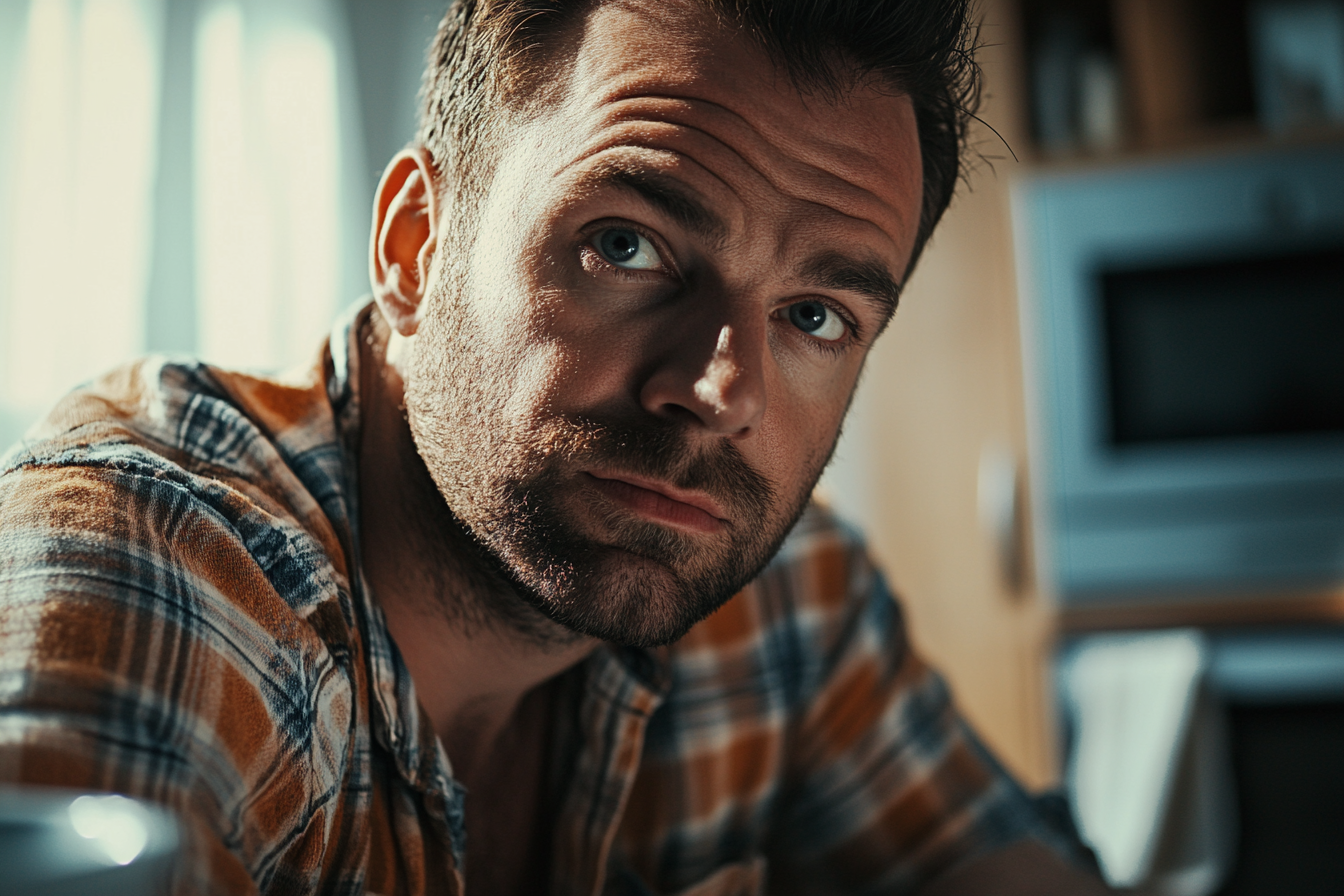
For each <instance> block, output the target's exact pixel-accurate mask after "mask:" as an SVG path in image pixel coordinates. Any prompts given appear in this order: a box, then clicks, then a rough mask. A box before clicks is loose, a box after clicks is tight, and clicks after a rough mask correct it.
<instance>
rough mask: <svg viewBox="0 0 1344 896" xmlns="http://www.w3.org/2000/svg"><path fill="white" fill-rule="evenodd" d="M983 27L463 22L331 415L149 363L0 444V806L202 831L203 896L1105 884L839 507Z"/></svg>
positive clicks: (330, 371) (319, 390)
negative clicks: (936, 652)
mask: <svg viewBox="0 0 1344 896" xmlns="http://www.w3.org/2000/svg"><path fill="white" fill-rule="evenodd" d="M967 32H968V28H967V24H966V21H965V10H964V9H963V8H962V6H961V4H956V3H946V2H944V0H938V2H928V3H915V2H909V0H906V2H895V0H893V2H890V3H887V4H884V5H881V6H878V5H872V6H869V5H868V4H849V3H844V2H836V3H831V4H823V3H801V2H800V3H796V4H795V3H782V2H781V3H774V4H771V3H768V2H761V3H758V2H748V0H742V2H710V0H626V2H611V3H564V2H554V3H552V2H542V0H512V2H509V0H495V2H478V3H459V4H455V5H454V6H453V8H452V9H451V10H450V12H449V15H448V18H447V19H446V20H445V22H444V24H443V26H442V27H441V29H440V34H439V37H438V39H437V41H436V43H435V46H434V49H433V53H432V58H431V63H430V71H429V74H428V75H427V79H426V111H425V117H424V123H423V127H422V132H421V135H420V139H419V142H418V144H417V145H416V146H414V147H412V148H410V149H408V150H406V151H405V152H403V153H401V154H400V155H398V156H397V157H396V158H395V159H393V161H392V162H391V164H390V165H389V166H388V169H387V171H386V173H385V175H384V177H383V181H382V184H381V185H380V187H379V190H378V195H377V199H376V204H375V210H374V221H373V235H372V253H371V256H372V257H371V277H372V282H373V288H374V298H375V305H373V306H369V307H366V308H364V309H361V310H360V311H359V312H357V313H355V314H354V315H353V316H352V317H351V318H350V319H349V320H347V321H345V323H344V324H343V326H342V327H339V328H338V331H337V336H336V337H334V338H333V339H332V341H331V342H330V344H329V346H328V349H327V352H326V353H325V355H324V358H323V363H322V364H321V365H319V368H318V370H317V371H316V373H315V376H314V379H312V380H311V381H308V382H303V383H291V384H286V383H280V382H275V381H268V380H262V379H256V378H252V377H247V376H243V375H239V374H233V373H227V372H224V371H219V370H215V369H213V368H208V367H203V366H197V367H182V366H173V365H165V364H163V363H160V362H144V363H142V364H140V365H137V366H133V367H131V368H128V369H126V370H123V371H120V372H118V373H115V374H113V375H111V376H110V377H108V378H106V379H105V380H104V381H102V382H101V383H99V384H96V385H95V386H94V387H92V388H91V389H88V390H85V391H83V392H81V393H77V394H76V395H74V396H72V397H71V398H69V399H67V400H66V401H65V402H64V403H63V404H62V405H61V406H60V407H58V409H57V410H56V411H55V412H54V413H53V415H52V417H51V418H50V419H49V421H48V422H47V424H46V425H45V428H44V429H43V430H42V431H41V432H40V433H38V434H37V435H36V437H34V438H32V439H30V440H29V441H28V442H27V443H26V444H25V445H24V446H22V447H21V448H20V449H18V450H17V451H16V452H14V453H11V454H10V455H9V457H8V459H7V461H6V463H5V473H4V475H3V478H0V558H2V559H0V606H3V611H2V612H3V614H4V615H3V616H0V638H3V642H2V643H3V648H2V649H3V660H0V662H2V663H3V667H0V668H2V672H3V675H4V676H5V677H4V678H3V679H0V681H3V685H0V694H2V695H3V697H0V701H3V713H2V714H0V720H3V722H2V723H3V726H4V727H3V728H0V731H2V732H3V734H0V776H2V777H4V778H8V779H14V780H22V781H27V782H33V783H48V784H61V785H65V786H74V787H82V788H97V789H106V790H116V791H120V792H125V793H130V794H135V795H138V796H141V797H144V798H146V799H149V800H153V801H156V802H160V803H164V804H167V805H168V806H170V807H172V808H173V809H175V810H176V811H177V812H178V813H179V815H180V817H181V818H182V820H183V823H184V826H185V830H186V832H187V842H188V849H187V851H186V855H185V858H184V861H183V863H182V867H183V870H182V873H181V875H180V879H179V880H178V882H177V886H178V888H179V889H181V890H184V891H190V890H204V891H209V890H213V891H218V892H252V891H255V890H261V891H265V892H275V893H289V892H340V893H345V892H352V893H353V892H365V891H368V892H378V893H390V892H398V893H402V892H406V893H437V892H467V893H471V894H477V893H545V892H551V893H558V894H568V893H585V894H586V893H598V892H611V893H674V892H676V893H696V894H727V893H751V892H764V891H769V892H781V893H826V892H863V893H867V892H891V893H897V892H914V891H917V890H921V888H931V889H928V892H974V893H995V892H1000V893H1007V892H1032V893H1045V892H1089V891H1091V890H1092V888H1094V887H1095V884H1094V883H1093V882H1092V880H1091V879H1090V878H1089V877H1088V876H1087V875H1085V874H1084V873H1082V872H1080V871H1076V870H1074V869H1073V868H1071V867H1070V866H1069V865H1068V864H1067V863H1066V861H1065V860H1064V859H1063V858H1061V856H1060V854H1059V853H1057V852H1055V851H1052V849H1051V847H1054V848H1056V849H1058V850H1060V851H1062V852H1066V851H1067V850H1068V848H1069V847H1068V845H1067V842H1066V841H1065V840H1064V839H1063V838H1060V837H1058V836H1057V835H1055V834H1054V833H1052V831H1051V830H1050V829H1049V828H1048V827H1047V826H1046V825H1044V824H1043V823H1042V822H1041V821H1040V820H1039V819H1038V818H1037V817H1036V816H1035V814H1034V810H1033V806H1032V804H1031V802H1030V801H1029V800H1027V799H1026V798H1025V797H1024V796H1023V795H1022V793H1021V792H1020V791H1019V790H1018V789H1017V788H1016V787H1015V785H1013V783H1012V782H1011V781H1010V780H1009V779H1008V778H1007V777H1006V776H1005V775H1004V773H1003V772H1002V771H1001V770H1000V769H999V768H998V767H997V765H995V764H994V762H993V760H992V759H990V758H989V757H988V756H987V754H986V753H985V752H984V751H983V749H982V748H981V747H980V746H979V745H978V744H977V743H976V742H975V740H974V738H973V736H972V735H971V734H970V733H969V732H968V731H967V730H966V729H965V727H964V725H963V724H962V723H961V722H960V721H959V720H958V719H957V718H956V716H955V714H954V713H953V712H952V710H951V709H950V706H949V704H948V701H947V696H946V692H945V690H944V689H943V687H942V685H941V683H940V681H939V680H938V679H937V677H936V676H934V675H932V674H931V673H930V672H929V671H928V670H927V669H926V668H925V667H923V666H922V665H921V664H920V663H919V661H918V659H917V658H915V657H914V656H913V655H912V654H911V652H910V650H909V648H908V646H907V645H906V643H905V640H904V634H903V628H902V624H901V620H900V617H899V614H898V612H897V610H896V608H895V605H894V603H893V602H892V601H891V599H890V597H889V596H888V594H887V592H886V591H885V587H884V586H883V584H882V582H881V579H880V577H878V576H877V575H876V574H875V573H874V571H873V570H872V569H871V567H870V566H869V565H868V563H867V561H866V560H865V559H864V557H863V554H862V553H861V550H860V549H859V547H858V546H857V544H856V543H855V541H854V539H853V538H852V537H851V536H849V535H846V534H845V533H844V532H843V531H842V530H840V529H838V528H837V527H836V525H835V524H834V523H833V522H832V521H831V520H830V519H829V518H828V517H827V516H826V514H825V513H824V512H822V511H820V510H818V509H816V508H809V506H808V497H809V494H810V492H811V490H812V487H813V485H814V484H815V482H816V479H817V477H818V475H819V474H820V472H821V470H822V468H823V466H824V465H825V463H826V461H827V459H828V458H829V456H830V453H831V450H832V448H833V446H834V443H835V440H836V437H837V433H838V431H839V428H840V423H841V419H842V417H843V415H844V411H845V409H846V406H847V404H848V401H849V398H850V395H851V393H852V391H853V389H854V386H855V382H856V381H857V378H858V376H859V372H860V369H861V367H862V364H863V359H864V356H865V354H866V351H867V349H868V346H869V345H871V343H872V340H873V339H874V338H875V337H876V336H877V335H878V333H879V332H880V331H881V330H882V329H883V328H884V327H885V326H886V324H887V322H888V320H889V319H890V317H891V315H892V313H893V311H894V309H895V304H896V299H897V295H898V293H899V290H900V284H901V282H902V281H903V279H904V277H905V275H906V272H907V270H908V268H909V266H910V264H911V263H912V262H913V259H914V257H915V256H916V255H917V254H918V251H919V247H920V246H921V245H922V244H923V242H924V240H926V239H927V237H928V233H929V231H930V229H931V228H932V226H933V223H934V222H935V221H936V219H937V217H938V216H939V214H940V213H941V211H942V209H943V208H944V207H945V206H946V204H947V201H948V198H949V196H950V191H951V187H952V182H953V180H954V179H955V174H956V171H957V170H958V157H957V156H958V152H959V150H960V138H961V134H962V129H963V123H964V116H965V114H966V112H965V110H964V109H961V108H959V104H960V103H961V102H962V101H963V100H964V99H965V98H966V97H967V96H969V95H970V88H971V82H970V81H969V80H967V79H968V78H969V77H970V75H971V74H972V71H971V68H970V63H969V62H968V61H967V59H966V57H965V55H964V54H965V52H966V46H965V40H966V34H967ZM791 531H792V535H791V536H790V532H791ZM786 536H790V537H789V540H788V543H787V544H785V545H784V547H783V548H782V549H781V544H784V542H785V538H786ZM772 557H774V558H775V560H774V561H773V562H772V563H770V565H769V566H767V565H766V564H767V563H768V562H770V561H771V558H772ZM716 611H717V612H716Z"/></svg>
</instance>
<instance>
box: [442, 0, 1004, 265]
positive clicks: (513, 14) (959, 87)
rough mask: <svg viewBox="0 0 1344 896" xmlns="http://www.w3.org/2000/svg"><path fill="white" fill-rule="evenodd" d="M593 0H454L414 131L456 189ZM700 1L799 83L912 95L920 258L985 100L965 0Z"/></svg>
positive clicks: (472, 175)
mask: <svg viewBox="0 0 1344 896" xmlns="http://www.w3.org/2000/svg"><path fill="white" fill-rule="evenodd" d="M597 2H600V0H452V3H451V5H450V6H449V8H448V13H447V15H446V16H444V19H443V22H442V23H441V24H440V25H439V30H438V34H437V35H436V36H435V38H434V43H433V46H432V48H431V50H430V56H429V66H428V68H427V69H426V71H425V80H424V86H423V88H422V94H423V103H422V105H421V113H420V129H419V133H418V139H419V142H420V143H421V144H422V145H423V146H424V147H425V148H427V149H428V150H429V152H430V155H431V156H432V157H433V158H434V163H435V165H436V166H437V167H438V168H439V170H440V172H442V173H443V174H445V175H446V177H447V180H446V183H447V184H449V185H451V187H452V188H453V189H456V190H457V192H458V196H459V198H461V199H463V200H466V201H467V202H468V203H472V202H474V201H476V200H479V198H480V197H479V195H473V192H476V191H478V190H479V185H480V184H481V183H483V182H484V180H485V178H486V176H488V171H489V169H490V167H491V163H492V161H493V156H492V146H491V145H490V142H489V141H490V137H491V128H492V126H493V125H494V124H495V123H496V119H497V118H499V117H500V115H501V113H502V112H504V111H508V110H512V109H516V108H519V107H521V106H522V105H524V104H525V103H524V98H528V97H531V98H535V97H537V96H539V95H545V94H544V87H545V85H546V84H548V83H551V81H550V80H548V78H547V75H546V72H545V69H544V66H543V63H544V62H545V61H546V59H547V56H546V52H547V50H550V49H552V47H553V44H554V42H555V39H556V37H557V35H559V34H561V33H562V32H563V30H564V28H565V26H566V25H568V24H570V23H572V22H574V21H577V20H578V19H580V18H581V16H582V14H583V13H584V12H586V11H587V10H588V9H590V8H591V7H592V6H593V5H595V3H597ZM700 2H702V3H704V4H705V6H706V7H707V8H709V9H712V10H714V11H715V12H716V13H718V14H719V15H720V17H721V18H723V19H724V20H725V21H727V22H729V23H733V24H736V25H737V26H738V27H740V28H741V29H742V30H743V31H744V33H746V34H747V35H749V36H751V37H752V38H754V39H755V40H756V41H757V42H758V43H759V44H760V45H761V46H762V47H763V48H764V49H765V50H766V52H767V53H768V54H769V55H770V57H771V58H772V59H773V60H775V62H776V64H778V65H779V66H780V67H781V69H783V70H784V71H786V72H788V74H789V75H790V77H792V78H793V80H794V83H795V84H797V85H798V86H799V87H800V89H807V90H813V91H821V92H825V93H833V94H836V95H839V94H840V93H842V92H843V91H845V90H846V89H848V88H850V87H852V86H853V85H854V84H856V83H858V82H859V81H861V80H864V79H869V78H877V79H879V80H880V81H883V82H885V83H888V84H891V85H892V86H893V87H894V88H896V89H898V90H900V91H902V92H903V93H906V94H908V95H909V96H910V98H911V101H912V103H913V105H914V110H915V121H916V124H917V126H918V129H919V146H920V152H921V156H922V164H923V175H924V177H923V180H924V199H923V206H922V208H921V209H920V220H919V229H918V231H917V233H916V237H915V247H914V253H913V255H912V256H911V259H910V266H911V267H912V268H913V267H914V263H915V261H916V260H917V259H918V258H919V254H920V252H921V250H922V249H923V247H924V244H925V243H926V242H927V241H928V238H929V235H930V234H931V233H932V232H933V228H934V225H936V224H937V223H938V219H939V218H941V217H942V214H943V212H944V211H945V210H946V209H947V206H948V203H950V202H951V200H952V194H953V192H954V191H955V189H956V184H957V180H958V178H959V176H960V175H961V174H962V171H963V164H964V162H963V158H964V154H965V148H966V128H967V122H968V121H969V119H970V118H971V116H972V115H974V113H975V109H976V106H977V105H978V102H979V88H980V71H979V67H978V66H977V65H976V63H975V60H974V51H975V49H976V29H975V28H974V27H973V25H972V24H971V21H970V11H969V3H968V0H700ZM462 212H463V214H464V215H467V216H470V215H471V212H472V209H471V208H470V206H469V207H468V208H465V209H463V210H462Z"/></svg>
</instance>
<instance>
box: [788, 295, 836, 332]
mask: <svg viewBox="0 0 1344 896" xmlns="http://www.w3.org/2000/svg"><path fill="white" fill-rule="evenodd" d="M789 321H790V323H792V324H793V325H794V326H795V327H797V328H798V329H800V330H802V331H803V332H804V333H807V334H808V335H810V336H815V337H817V338H818V339H824V340H826V341H827V342H835V341H836V340H838V339H841V338H843V337H844V335H845V322H844V321H843V320H841V319H840V315H838V314H836V313H835V312H834V311H832V310H831V309H830V308H828V307H826V306H825V305H823V304H822V303H821V302H798V303H797V304H795V305H790V306H789Z"/></svg>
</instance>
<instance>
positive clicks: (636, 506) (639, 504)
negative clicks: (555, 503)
mask: <svg viewBox="0 0 1344 896" xmlns="http://www.w3.org/2000/svg"><path fill="white" fill-rule="evenodd" d="M580 475H581V476H583V477H584V478H586V479H587V480H588V484H589V485H591V486H592V487H593V488H595V489H597V490H598V491H599V492H601V493H602V495H604V496H605V497H606V498H608V499H609V500H611V501H612V502H613V503H615V504H619V505H620V506H622V507H625V508H627V509H629V510H633V511H634V512H635V513H638V514H639V515H641V516H645V517H648V518H650V519H653V520H656V521H658V522H660V523H666V524H670V525H673V526H677V527H679V528H683V529H690V530H692V531H695V532H717V531H719V530H720V529H721V528H722V527H723V526H725V525H726V524H727V523H728V518H727V515H726V514H725V512H724V510H723V508H722V507H720V506H719V504H718V502H716V501H714V500H713V499H712V498H710V497H708V496H707V495H705V494H703V493H699V492H685V491H682V490H681V489H678V488H674V487H673V486H671V485H668V484H667V483H664V482H657V481H654V480H651V479H644V478H642V477H639V476H631V475H629V474H626V473H619V474H617V473H608V472H605V471H604V472H602V473H594V472H592V471H585V472H583V473H581V474H580Z"/></svg>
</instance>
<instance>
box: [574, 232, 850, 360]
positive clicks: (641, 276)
mask: <svg viewBox="0 0 1344 896" xmlns="http://www.w3.org/2000/svg"><path fill="white" fill-rule="evenodd" d="M612 227H619V228H622V229H624V230H632V231H634V232H635V233H638V234H639V235H640V236H642V237H644V239H646V240H648V241H649V242H650V243H652V244H653V248H654V250H655V251H656V252H657V253H658V257H659V258H661V259H662V260H663V265H664V267H665V268H666V270H663V271H636V270H631V269H630V268H623V267H620V266H619V265H614V264H612V263H611V262H609V261H607V260H606V259H605V258H603V257H602V253H601V252H599V251H598V250H597V247H596V246H595V245H593V238H594V237H596V236H597V235H598V234H599V233H601V232H602V231H603V230H607V229H609V228H612ZM582 239H583V244H582V245H581V246H580V247H579V252H580V257H581V259H582V264H583V266H584V268H585V269H587V270H590V271H591V270H592V269H593V268H595V267H596V268H598V269H600V270H601V271H602V272H603V273H604V274H610V275H614V276H616V277H619V278H621V279H622V280H628V281H631V282H636V283H648V282H649V280H650V278H651V277H668V276H671V277H675V278H676V279H678V280H680V279H681V274H680V272H679V271H678V270H677V268H676V265H675V263H674V262H672V261H670V259H671V257H672V253H671V251H670V250H669V249H668V248H667V246H666V245H665V244H664V243H663V241H662V240H660V239H658V238H657V237H656V236H654V235H653V234H652V233H650V232H649V231H648V230H647V229H646V228H644V227H641V226H639V225H638V224H635V223H634V222H632V221H625V220H621V219H619V218H610V219H604V220H601V221H594V222H593V223H592V224H589V225H588V226H587V227H585V228H584V229H583V233H582ZM806 301H812V302H817V303H818V304H821V305H825V306H826V308H827V309H828V310H829V311H830V312H831V313H832V314H834V315H836V316H838V317H839V318H840V320H841V321H842V322H843V323H844V325H845V332H846V336H845V338H843V339H837V340H835V341H829V340H826V339H816V338H813V337H812V336H809V335H808V334H807V333H804V332H803V331H802V330H798V329H797V328H796V327H794V329H795V330H796V331H797V333H798V335H799V336H801V337H802V338H803V340H804V341H805V342H806V343H807V345H809V346H811V347H813V348H814V349H816V350H817V351H820V352H822V353H824V354H826V355H830V356H832V357H838V356H840V355H842V354H844V353H845V352H846V351H847V350H849V349H850V348H851V347H853V346H856V345H862V344H863V340H862V338H861V333H860V329H859V324H858V322H856V321H855V320H854V318H853V317H851V316H850V315H849V314H848V313H846V312H845V310H844V309H843V308H841V307H840V305H839V303H837V302H833V301H830V300H828V299H826V298H825V297H822V296H814V297H811V298H809V299H807V300H806ZM794 304H797V303H796V302H790V303H789V304H788V305H784V306H782V307H781V308H779V309H778V310H777V311H776V312H775V316H777V317H782V316H784V315H786V314H787V312H788V309H789V306H790V305H794ZM785 322H786V323H787V320H786V321H785ZM790 326H792V324H790Z"/></svg>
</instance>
